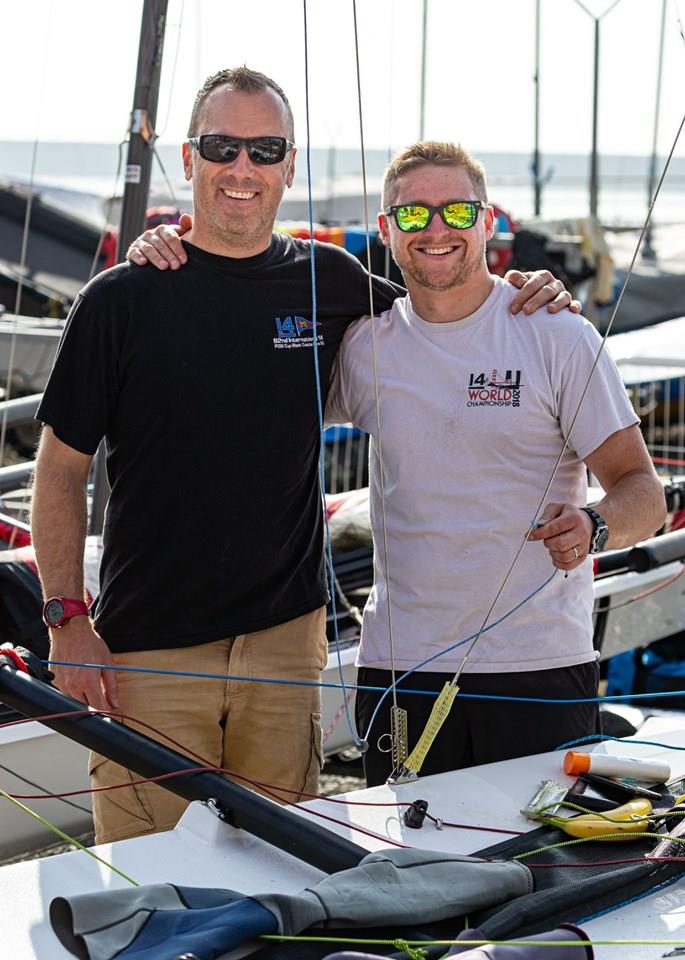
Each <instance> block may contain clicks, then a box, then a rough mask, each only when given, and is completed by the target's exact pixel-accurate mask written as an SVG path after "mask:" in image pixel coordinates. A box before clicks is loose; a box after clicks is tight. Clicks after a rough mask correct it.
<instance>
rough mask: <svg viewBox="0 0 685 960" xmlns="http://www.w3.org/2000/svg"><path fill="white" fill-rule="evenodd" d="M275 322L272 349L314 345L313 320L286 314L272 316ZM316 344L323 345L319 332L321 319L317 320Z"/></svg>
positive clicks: (290, 348)
mask: <svg viewBox="0 0 685 960" xmlns="http://www.w3.org/2000/svg"><path fill="white" fill-rule="evenodd" d="M274 322H275V324H276V334H277V335H276V336H275V337H274V349H276V350H292V349H293V348H295V349H298V348H303V347H311V346H313V345H314V321H313V320H308V319H307V318H306V317H298V316H287V317H274ZM316 326H317V327H318V331H317V337H316V341H317V346H318V347H322V346H323V345H324V339H323V334H322V333H321V321H320V320H317V322H316Z"/></svg>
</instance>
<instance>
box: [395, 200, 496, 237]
mask: <svg viewBox="0 0 685 960" xmlns="http://www.w3.org/2000/svg"><path fill="white" fill-rule="evenodd" d="M485 207H487V203H484V202H483V201H482V200H450V201H449V202H448V203H442V204H440V206H438V207H431V206H430V205H429V204H427V203H400V204H397V205H395V206H394V207H388V209H387V210H384V211H383V212H384V213H385V214H386V216H388V217H394V218H395V223H396V224H397V226H398V227H399V228H400V230H402V231H403V233H415V232H416V231H418V230H425V229H426V227H427V226H428V225H429V224H430V222H431V220H432V219H433V215H434V214H436V213H439V214H440V216H441V218H442V221H443V223H446V224H447V226H448V227H452V229H453V230H468V229H469V227H472V226H473V225H474V223H475V222H476V220H477V219H478V211H479V210H481V209H485Z"/></svg>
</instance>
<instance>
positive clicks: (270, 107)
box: [183, 85, 295, 257]
mask: <svg viewBox="0 0 685 960" xmlns="http://www.w3.org/2000/svg"><path fill="white" fill-rule="evenodd" d="M203 133H221V134H227V135H231V136H234V137H263V136H280V137H287V138H288V139H292V130H291V129H290V123H289V119H288V116H287V111H286V108H285V105H284V104H283V102H282V100H281V99H280V98H279V96H278V94H276V93H275V92H274V91H273V90H270V89H267V90H263V91H260V92H258V93H243V92H239V91H237V90H233V89H232V88H231V87H230V86H228V85H223V86H220V87H216V88H215V89H214V90H212V91H211V92H210V93H209V94H208V96H207V98H206V100H205V102H204V104H203V106H202V111H201V114H200V118H199V123H198V132H197V135H198V136H199V135H200V134H203ZM183 169H184V171H185V178H186V180H190V181H192V186H193V214H194V215H193V228H192V231H191V233H190V235H189V236H188V239H189V240H190V242H191V243H194V244H196V245H197V246H199V247H201V248H202V249H203V250H208V251H209V252H210V253H218V254H222V255H224V256H232V257H250V256H254V255H255V254H257V253H261V252H262V251H264V250H266V249H267V247H268V246H269V243H270V240H271V232H272V230H273V225H274V221H275V219H276V212H277V210H278V206H279V204H280V202H281V198H282V197H283V193H284V191H285V188H286V187H289V186H291V185H292V182H293V177H294V175H295V150H294V149H293V150H291V151H290V152H289V153H287V154H286V156H285V159H284V160H283V161H282V162H281V163H275V164H271V165H265V164H257V163H253V162H252V161H251V160H250V158H249V157H248V155H247V152H246V151H245V150H241V151H240V154H239V155H238V157H237V158H236V159H235V160H234V161H233V163H211V162H210V161H208V160H203V159H202V157H201V156H200V155H199V153H198V152H197V150H195V149H194V148H193V147H191V146H190V144H187V143H186V144H184V146H183Z"/></svg>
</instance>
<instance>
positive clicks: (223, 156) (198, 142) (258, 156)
mask: <svg viewBox="0 0 685 960" xmlns="http://www.w3.org/2000/svg"><path fill="white" fill-rule="evenodd" d="M188 143H189V144H190V146H191V147H194V148H195V149H196V150H197V152H198V153H199V154H200V156H201V157H202V159H203V160H209V161H210V163H233V161H234V160H235V159H236V158H237V156H238V154H239V153H240V151H241V150H242V149H243V148H244V149H245V150H247V155H248V157H249V158H250V160H251V161H252V162H253V163H262V164H271V163H280V162H281V160H283V159H284V157H285V155H286V153H288V152H289V151H290V150H292V149H293V147H294V146H295V144H294V143H293V142H292V140H287V139H286V138H285V137H231V136H227V135H224V134H222V133H203V134H202V136H201V137H189V138H188Z"/></svg>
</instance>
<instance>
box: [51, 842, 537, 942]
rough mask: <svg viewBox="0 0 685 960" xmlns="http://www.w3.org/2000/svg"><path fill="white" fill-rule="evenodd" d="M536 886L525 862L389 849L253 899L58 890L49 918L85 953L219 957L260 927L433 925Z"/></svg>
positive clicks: (193, 892) (148, 889)
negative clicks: (301, 885) (294, 888)
mask: <svg viewBox="0 0 685 960" xmlns="http://www.w3.org/2000/svg"><path fill="white" fill-rule="evenodd" d="M532 890H533V880H532V874H531V871H530V870H529V869H528V867H526V866H525V865H524V864H522V863H517V862H509V863H507V862H501V861H499V862H488V861H484V860H481V859H479V858H475V857H468V856H462V855H459V854H442V853H437V852H435V851H425V850H414V849H391V850H384V851H381V852H378V853H372V854H369V855H368V856H367V857H364V859H363V860H362V861H361V863H360V864H359V866H357V867H354V868H353V869H351V870H343V871H341V872H340V873H335V874H333V875H332V876H329V877H326V878H325V879H324V880H321V881H320V882H319V883H318V884H316V885H315V886H314V887H312V888H307V889H305V890H303V891H302V892H301V893H299V894H294V895H290V894H274V893H267V894H258V895H256V896H253V897H246V896H245V895H244V894H241V893H237V892H236V891H233V890H216V889H204V888H200V887H176V886H173V885H171V884H154V885H151V886H145V887H134V888H128V889H124V890H110V891H100V892H97V893H92V894H83V895H81V896H74V897H57V898H56V899H55V900H53V901H52V904H51V905H50V921H51V923H52V926H53V929H54V931H55V933H56V934H57V936H58V937H59V939H60V941H61V942H62V944H63V945H64V946H65V947H66V949H68V950H70V951H71V953H73V954H74V956H76V957H80V958H86V960H113V958H114V957H116V958H117V960H130V958H133V957H135V960H170V958H174V957H178V956H181V955H183V954H187V953H191V954H194V956H195V957H196V958H197V960H218V958H220V957H222V956H223V954H224V953H226V952H228V951H230V950H232V949H235V948H236V947H237V946H240V945H241V944H242V943H244V942H246V941H247V940H251V939H254V937H256V936H258V935H259V934H264V933H280V934H283V935H286V936H291V935H296V934H299V933H301V932H302V931H303V930H306V929H308V928H309V927H312V926H316V925H325V926H326V927H330V926H334V927H336V928H340V927H348V928H349V927H350V926H352V927H354V928H355V929H358V928H359V927H364V926H385V925H391V926H392V925H398V926H399V925H401V926H403V927H404V926H405V925H406V924H408V923H416V922H418V923H429V922H432V921H439V920H444V919H446V918H449V917H457V916H462V915H463V914H465V913H469V912H471V911H474V910H482V909H485V908H487V907H493V906H495V905H497V904H500V903H503V902H505V901H510V900H512V899H515V898H517V897H521V896H523V895H524V894H528V893H531V892H532Z"/></svg>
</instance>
